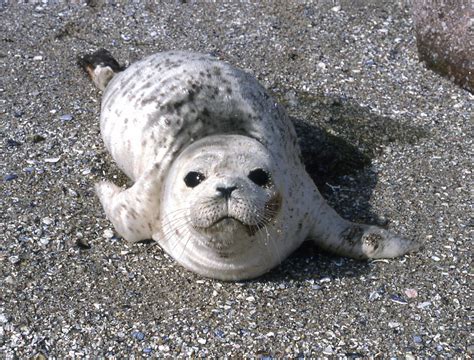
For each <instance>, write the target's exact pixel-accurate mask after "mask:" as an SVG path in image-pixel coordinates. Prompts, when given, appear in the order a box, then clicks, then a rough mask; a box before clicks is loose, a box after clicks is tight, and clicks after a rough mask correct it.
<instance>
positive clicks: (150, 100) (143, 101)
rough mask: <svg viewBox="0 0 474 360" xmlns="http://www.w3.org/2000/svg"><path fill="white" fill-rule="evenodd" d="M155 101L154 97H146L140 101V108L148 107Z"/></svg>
mask: <svg viewBox="0 0 474 360" xmlns="http://www.w3.org/2000/svg"><path fill="white" fill-rule="evenodd" d="M155 100H156V97H155V96H154V95H151V96H148V97H146V98H144V99H143V100H142V106H145V105H148V104H150V103H152V102H153V101H155Z"/></svg>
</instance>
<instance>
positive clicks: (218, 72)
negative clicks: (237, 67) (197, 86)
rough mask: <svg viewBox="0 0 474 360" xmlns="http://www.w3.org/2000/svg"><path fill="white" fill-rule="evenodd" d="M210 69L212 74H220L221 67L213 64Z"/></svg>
mask: <svg viewBox="0 0 474 360" xmlns="http://www.w3.org/2000/svg"><path fill="white" fill-rule="evenodd" d="M212 71H213V73H214V75H217V76H220V75H222V71H221V69H220V68H218V67H217V66H214V67H213V68H212Z"/></svg>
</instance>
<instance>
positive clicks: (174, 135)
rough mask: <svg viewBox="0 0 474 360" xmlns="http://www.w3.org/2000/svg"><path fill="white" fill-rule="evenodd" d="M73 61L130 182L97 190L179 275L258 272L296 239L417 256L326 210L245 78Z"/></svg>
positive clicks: (170, 58)
mask: <svg viewBox="0 0 474 360" xmlns="http://www.w3.org/2000/svg"><path fill="white" fill-rule="evenodd" d="M79 63H80V65H82V67H84V68H85V69H86V70H87V72H88V73H89V75H90V76H91V78H92V80H93V81H94V83H95V84H96V85H97V86H98V87H99V88H100V89H102V90H104V92H103V97H102V106H101V115H100V128H101V134H102V137H103V140H104V142H105V145H106V147H107V149H108V151H109V152H110V153H111V155H112V157H113V158H114V160H115V161H116V162H117V164H118V166H119V167H120V169H121V170H122V171H123V172H124V173H125V174H126V175H127V176H128V177H129V178H130V179H131V180H133V181H134V185H133V186H132V187H130V188H128V189H123V188H120V187H118V186H116V185H114V184H113V183H111V182H107V181H106V182H100V183H99V184H97V185H96V192H97V195H98V197H99V199H100V201H101V203H102V206H103V208H104V211H105V214H106V216H107V217H108V219H109V220H110V221H111V222H112V223H113V225H114V227H115V229H116V231H117V232H118V233H119V234H120V235H121V236H122V237H124V238H125V239H126V240H128V241H131V242H135V241H139V240H143V239H150V238H151V239H153V240H155V241H157V242H158V243H159V244H160V246H161V247H162V248H163V249H164V250H165V251H166V252H167V253H168V254H169V255H170V256H172V257H173V258H174V259H175V260H176V261H177V262H178V263H180V264H181V265H183V266H184V267H185V268H187V269H189V270H191V271H193V272H196V273H198V274H200V275H203V276H206V277H210V278H216V279H221V280H242V279H250V278H255V277H257V276H259V275H261V274H264V273H265V272H267V271H269V270H270V269H272V268H273V267H275V266H276V265H278V264H280V263H281V261H283V260H284V259H285V258H286V257H287V256H288V255H289V254H291V253H292V252H293V251H294V250H295V249H297V248H298V247H299V246H300V245H301V243H302V242H303V241H305V240H312V241H314V242H315V243H316V244H317V245H318V246H319V247H321V248H323V249H325V250H328V251H330V252H333V253H336V254H339V255H344V256H349V257H353V258H357V259H364V258H365V259H367V258H372V259H374V258H391V257H396V256H400V255H403V254H405V253H407V252H409V251H412V250H415V249H417V248H418V247H419V244H418V243H416V242H414V241H410V240H407V239H404V238H403V237H399V236H397V235H395V234H393V233H391V232H389V231H387V230H385V229H382V228H379V227H377V226H371V225H363V224H355V223H352V222H350V221H347V220H345V219H343V218H341V217H340V216H339V215H338V214H337V213H336V212H335V210H333V209H332V208H331V207H330V206H329V205H328V204H327V203H326V201H325V200H324V199H323V197H322V196H321V195H320V193H319V191H318V189H317V188H316V186H315V184H314V183H313V181H312V179H311V178H310V176H309V175H308V174H307V172H306V171H305V167H304V165H303V163H302V160H301V155H300V149H299V147H298V144H297V138H296V133H295V130H294V127H293V125H292V123H291V121H290V120H289V118H288V116H287V114H286V112H285V111H284V109H283V108H282V107H281V106H280V105H279V104H277V103H276V101H275V100H274V99H273V98H272V97H271V96H270V95H269V94H268V92H267V91H266V90H265V89H264V88H263V87H262V86H261V85H260V84H259V82H258V81H257V80H256V79H255V78H254V77H253V76H251V75H249V74H248V73H246V72H244V71H242V70H239V69H237V68H235V67H233V66H231V65H229V64H227V63H225V62H223V61H219V60H217V59H215V58H213V57H211V56H208V55H204V54H199V53H191V52H184V51H169V52H163V53H158V54H155V55H151V56H149V57H147V58H145V59H143V60H141V61H138V62H136V63H134V64H132V65H131V66H129V67H128V68H127V69H125V70H124V69H123V68H122V67H120V66H119V65H118V63H117V61H115V60H114V59H113V58H112V56H111V55H110V54H109V53H108V52H107V51H105V50H100V51H98V52H96V53H94V54H91V55H87V56H84V57H82V58H80V61H79Z"/></svg>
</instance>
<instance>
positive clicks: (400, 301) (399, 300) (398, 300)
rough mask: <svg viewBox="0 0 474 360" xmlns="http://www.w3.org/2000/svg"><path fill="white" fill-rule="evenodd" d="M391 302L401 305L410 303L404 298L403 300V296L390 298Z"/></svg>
mask: <svg viewBox="0 0 474 360" xmlns="http://www.w3.org/2000/svg"><path fill="white" fill-rule="evenodd" d="M390 300H392V301H393V302H394V303H397V304H401V305H406V304H408V302H407V301H406V300H405V299H404V298H402V297H401V296H398V295H392V296H390Z"/></svg>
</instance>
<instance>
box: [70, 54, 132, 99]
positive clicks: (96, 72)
mask: <svg viewBox="0 0 474 360" xmlns="http://www.w3.org/2000/svg"><path fill="white" fill-rule="evenodd" d="M77 64H78V65H79V66H80V67H81V68H82V69H84V70H85V71H86V72H87V73H88V74H89V76H90V78H91V79H92V81H93V82H94V84H95V85H96V86H97V87H98V88H99V89H100V90H104V89H105V88H106V87H107V84H108V83H109V81H110V80H111V79H112V78H113V77H114V75H115V74H116V73H118V72H120V71H123V70H124V69H125V67H124V66H121V65H120V64H119V63H118V62H117V60H115V59H114V58H113V56H112V54H110V52H108V51H107V50H105V49H99V50H97V51H96V52H94V53H92V54H82V55H80V56H78V58H77Z"/></svg>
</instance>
